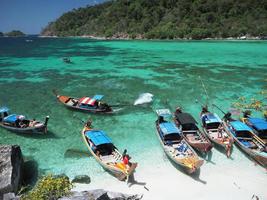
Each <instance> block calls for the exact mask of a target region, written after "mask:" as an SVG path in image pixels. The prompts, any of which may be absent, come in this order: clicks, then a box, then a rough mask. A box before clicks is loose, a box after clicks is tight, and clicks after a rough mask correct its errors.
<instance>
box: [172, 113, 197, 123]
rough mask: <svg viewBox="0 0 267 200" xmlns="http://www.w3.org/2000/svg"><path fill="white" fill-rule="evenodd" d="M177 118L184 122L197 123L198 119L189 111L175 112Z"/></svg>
mask: <svg viewBox="0 0 267 200" xmlns="http://www.w3.org/2000/svg"><path fill="white" fill-rule="evenodd" d="M175 117H176V119H177V120H178V121H179V122H180V123H181V124H182V125H183V124H197V122H196V120H195V119H194V118H193V117H192V115H190V114H189V113H178V114H175Z"/></svg>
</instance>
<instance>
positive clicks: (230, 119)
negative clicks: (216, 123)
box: [223, 112, 233, 122]
mask: <svg viewBox="0 0 267 200" xmlns="http://www.w3.org/2000/svg"><path fill="white" fill-rule="evenodd" d="M223 119H224V120H225V121H226V122H230V121H233V118H232V113H230V112H227V113H226V114H225V115H224V116H223Z"/></svg>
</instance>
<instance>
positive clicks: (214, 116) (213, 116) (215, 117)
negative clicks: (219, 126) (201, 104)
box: [203, 113, 221, 123]
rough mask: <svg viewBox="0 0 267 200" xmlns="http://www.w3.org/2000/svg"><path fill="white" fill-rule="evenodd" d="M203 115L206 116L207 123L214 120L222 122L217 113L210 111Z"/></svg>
mask: <svg viewBox="0 0 267 200" xmlns="http://www.w3.org/2000/svg"><path fill="white" fill-rule="evenodd" d="M203 117H204V119H205V121H206V123H214V122H219V123H221V119H220V118H219V117H218V115H217V114H213V113H208V114H205V115H204V116H203Z"/></svg>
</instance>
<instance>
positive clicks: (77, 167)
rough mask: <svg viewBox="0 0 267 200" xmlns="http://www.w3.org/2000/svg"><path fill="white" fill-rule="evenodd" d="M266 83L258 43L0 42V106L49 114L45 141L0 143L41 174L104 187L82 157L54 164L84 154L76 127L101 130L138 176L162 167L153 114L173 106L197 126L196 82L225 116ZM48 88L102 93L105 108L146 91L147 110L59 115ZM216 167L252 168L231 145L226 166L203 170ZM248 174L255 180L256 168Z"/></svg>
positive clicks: (217, 156) (200, 95)
mask: <svg viewBox="0 0 267 200" xmlns="http://www.w3.org/2000/svg"><path fill="white" fill-rule="evenodd" d="M26 39H27V40H29V39H31V40H32V42H27V41H26ZM63 57H70V59H71V61H72V62H73V63H72V64H67V63H64V62H62V58H63ZM266 78H267V42H266V41H96V40H89V39H78V38H65V39H62V38H37V37H33V38H0V105H6V106H8V107H10V109H11V110H12V112H13V113H17V114H25V115H26V116H28V117H31V118H36V119H39V120H44V118H45V116H46V115H49V116H50V121H49V134H48V135H46V136H26V135H19V134H14V133H11V132H8V131H6V130H3V129H1V130H0V143H1V144H18V145H20V146H21V148H22V151H23V154H24V156H25V157H30V158H31V159H34V160H35V161H36V162H37V163H38V167H39V171H40V172H41V173H53V174H61V173H65V174H67V175H68V176H70V177H74V176H75V175H80V174H88V175H89V176H90V177H91V179H92V180H93V181H94V180H97V179H100V178H103V177H104V178H105V179H114V178H113V177H111V176H110V175H109V174H108V173H107V172H105V171H104V170H103V169H102V168H101V167H100V165H99V164H98V163H97V162H96V161H95V160H94V159H93V158H92V157H89V153H88V156H80V155H77V154H76V155H74V156H64V154H65V152H66V151H67V150H68V149H76V150H81V151H86V150H87V149H86V146H85V145H84V143H83V141H82V138H81V135H80V132H81V129H82V123H81V122H80V119H82V120H87V119H88V118H89V117H90V118H92V119H93V125H94V127H95V128H99V129H102V130H105V131H106V132H107V133H108V135H109V136H110V137H111V138H112V140H113V142H114V143H115V145H116V146H117V147H118V149H119V150H121V151H123V150H124V149H125V148H127V150H128V152H129V154H130V156H131V157H132V160H133V161H137V162H138V163H139V168H140V169H142V168H146V167H148V166H149V165H151V163H152V164H153V165H154V166H159V167H160V166H161V165H167V166H169V165H170V166H172V164H170V162H169V160H168V159H166V156H165V155H164V153H163V150H162V148H161V146H160V143H159V141H158V138H157V137H156V134H155V132H156V130H155V126H154V121H155V119H156V115H155V113H154V110H155V109H157V108H164V107H167V108H171V109H173V110H174V108H175V107H176V106H178V105H180V106H182V107H183V108H184V110H185V111H188V112H190V113H192V114H193V115H194V116H195V117H196V119H198V116H199V111H200V109H201V104H202V103H205V102H206V100H207V98H206V95H205V92H204V89H203V87H202V85H201V81H200V79H202V80H203V82H204V84H205V86H206V88H207V91H208V95H209V102H210V103H215V104H217V105H218V106H220V107H221V108H222V109H224V110H227V109H229V108H230V107H231V103H232V102H234V101H236V100H237V98H238V97H240V96H245V97H248V98H251V97H254V96H256V97H257V96H258V92H259V91H262V90H264V89H265V90H266V89H267V87H266V85H267V82H266ZM53 89H57V90H58V91H59V93H60V94H63V95H70V96H75V97H83V96H93V95H94V94H104V95H105V100H106V101H107V102H109V103H111V104H120V103H121V104H133V102H134V100H135V99H136V98H137V97H138V95H139V94H140V93H144V92H150V93H152V94H154V103H153V104H152V105H151V106H148V107H134V106H129V107H127V108H125V109H124V110H123V111H122V112H120V113H118V114H116V115H108V116H107V115H90V114H86V113H79V112H74V111H71V110H67V109H66V108H65V107H63V106H62V105H61V104H59V103H58V102H57V100H56V98H55V96H54V95H53V93H52V90H53ZM210 109H211V110H213V109H212V108H210ZM214 111H216V112H217V113H218V114H219V115H220V116H222V113H220V111H218V110H216V109H214ZM255 115H260V114H259V113H255ZM198 120H199V119H198ZM210 163H212V164H210ZM216 165H218V166H227V167H228V168H229V169H230V168H235V167H238V166H247V165H254V163H253V162H252V161H251V160H249V159H248V158H247V157H246V156H244V154H243V153H242V152H240V150H239V149H237V148H236V147H235V148H234V151H233V154H232V159H227V158H226V156H225V155H224V154H223V153H220V152H219V151H218V150H216V149H213V154H212V157H211V158H210V161H207V162H206V163H205V164H204V166H203V168H215V167H216ZM137 170H138V169H137ZM255 170H258V174H262V175H263V174H265V172H264V170H263V168H261V167H259V166H255ZM177 173H181V172H180V171H179V170H177Z"/></svg>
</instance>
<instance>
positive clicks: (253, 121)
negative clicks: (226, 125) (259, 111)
mask: <svg viewBox="0 0 267 200" xmlns="http://www.w3.org/2000/svg"><path fill="white" fill-rule="evenodd" d="M242 121H243V122H245V123H246V124H247V125H248V126H249V127H251V128H252V129H253V130H254V133H255V134H256V135H257V136H258V137H259V138H260V139H261V140H262V141H263V142H264V143H265V145H267V120H266V119H262V118H255V117H247V118H242Z"/></svg>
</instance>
